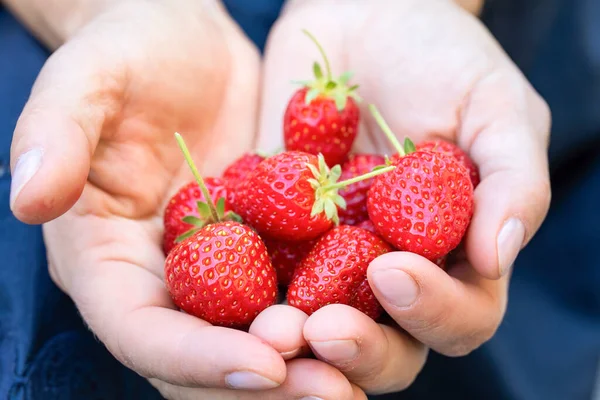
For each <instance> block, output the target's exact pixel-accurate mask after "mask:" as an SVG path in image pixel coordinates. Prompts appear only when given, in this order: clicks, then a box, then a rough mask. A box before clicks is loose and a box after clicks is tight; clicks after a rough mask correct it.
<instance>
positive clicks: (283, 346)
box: [11, 0, 354, 399]
mask: <svg viewBox="0 0 600 400" xmlns="http://www.w3.org/2000/svg"><path fill="white" fill-rule="evenodd" d="M107 3H108V2H107ZM259 75H260V66H259V56H258V53H257V51H256V50H255V49H254V48H253V47H252V45H251V44H250V42H249V41H248V40H247V39H246V38H245V37H244V36H243V34H242V33H241V31H240V29H239V28H238V27H237V26H236V25H235V24H234V23H233V22H232V20H231V19H230V18H229V16H228V15H227V13H226V12H225V10H224V9H223V7H222V6H221V5H220V4H219V3H218V2H216V1H210V0H207V1H196V0H193V1H188V0H178V1H156V2H145V1H136V0H131V1H129V0H128V1H119V2H113V5H111V6H110V7H107V8H103V9H102V12H101V14H99V15H98V16H97V17H95V18H93V19H91V21H90V22H89V23H88V24H86V25H85V26H84V27H83V28H81V29H79V30H78V31H77V32H76V34H75V35H74V36H73V37H72V38H70V39H69V40H67V42H66V43H65V44H64V45H62V46H60V47H59V48H58V50H57V51H56V52H54V53H53V55H52V56H51V57H50V59H49V60H48V62H47V63H46V65H45V66H44V68H43V70H42V71H41V73H40V75H39V77H38V79H37V81H36V83H35V85H34V88H33V90H32V93H31V97H30V99H29V101H28V103H27V105H26V107H25V109H24V110H23V113H22V115H21V117H20V119H19V121H18V125H17V127H16V130H15V134H14V140H13V145H12V157H11V161H12V164H11V167H12V172H13V181H12V189H11V207H12V210H13V212H14V213H15V215H16V216H17V217H18V218H19V219H21V220H22V221H24V222H27V223H45V224H44V226H43V229H44V238H45V242H46V246H47V251H48V260H49V266H50V273H51V275H52V278H53V280H54V281H55V282H56V283H57V285H58V286H59V287H60V288H62V289H63V290H64V291H65V292H66V293H67V294H69V296H71V297H72V299H73V300H74V302H75V303H76V305H77V307H78V309H79V311H80V312H81V314H82V316H83V318H84V319H85V321H86V323H87V324H88V325H89V327H90V328H91V330H92V331H93V332H94V333H95V334H96V335H97V337H98V338H99V339H100V340H101V341H102V342H103V343H104V344H105V345H106V347H107V348H108V350H109V351H110V352H111V353H112V354H113V355H114V356H115V357H116V358H117V359H118V360H120V361H121V362H122V363H123V364H125V365H126V366H128V367H130V368H132V369H133V370H135V371H136V372H137V373H139V374H141V375H142V376H144V377H147V378H149V379H150V381H151V382H152V383H153V384H154V385H155V386H157V387H158V388H159V390H161V392H162V393H163V394H164V395H165V397H168V398H170V399H186V398H204V397H206V396H208V394H210V396H211V397H210V398H230V397H233V398H246V397H247V398H254V397H253V396H255V395H254V394H252V392H250V391H256V390H259V389H263V390H268V391H267V392H264V394H262V397H265V396H267V397H268V398H274V399H279V398H282V399H284V398H285V399H288V398H295V397H298V398H300V397H303V396H310V395H314V396H319V397H323V398H332V399H333V398H335V399H345V398H353V396H354V395H353V388H352V386H351V385H350V384H349V383H348V382H347V381H342V383H341V384H338V385H337V386H336V385H330V384H329V383H328V382H327V381H326V380H324V379H326V377H327V376H332V375H333V376H334V377H337V376H338V375H339V376H341V374H340V373H339V372H338V371H337V370H335V369H334V368H332V367H331V366H329V365H327V364H325V363H323V362H320V361H317V360H298V361H290V363H289V364H288V365H287V366H286V363H285V360H286V359H289V358H291V357H293V356H294V355H296V354H297V353H298V352H300V351H301V350H299V349H301V348H302V347H303V346H306V344H305V342H304V340H303V338H302V336H301V334H296V335H294V332H296V333H297V332H301V327H302V326H303V324H304V321H305V319H306V316H305V315H298V314H297V313H296V312H295V310H289V309H288V307H286V308H284V311H286V312H284V313H283V315H280V314H281V313H279V314H278V313H277V312H276V311H277V309H275V312H273V311H269V313H266V314H265V315H261V316H260V319H259V321H257V322H256V323H255V324H254V325H253V327H252V332H253V333H255V334H254V335H253V334H251V333H246V332H242V331H238V330H232V329H226V328H220V327H214V326H211V325H210V324H208V323H207V322H205V321H202V320H200V319H198V318H195V317H192V316H190V315H186V314H185V313H182V312H179V311H178V310H176V309H175V307H174V305H173V303H172V301H171V299H170V297H169V295H168V293H167V291H166V289H165V286H164V284H163V264H164V255H163V253H162V250H161V235H162V210H163V209H164V206H165V204H166V202H167V200H168V199H169V197H170V196H171V195H173V194H174V192H175V191H176V190H177V189H178V188H179V187H180V185H182V184H184V183H187V182H188V181H190V180H192V179H193V178H192V175H191V173H190V172H189V169H188V167H187V166H186V165H185V162H184V158H183V156H182V154H181V152H180V150H179V148H178V146H177V144H176V142H175V140H174V137H173V133H174V132H176V131H178V132H180V133H181V134H182V135H183V136H184V138H185V140H186V142H187V144H188V146H189V147H190V149H191V150H192V153H193V156H194V159H195V161H196V163H197V164H198V167H199V168H200V170H201V172H202V173H203V174H204V175H205V176H210V175H213V174H216V173H219V172H221V169H222V168H223V167H224V166H225V165H226V164H227V163H228V162H229V161H231V160H232V159H233V158H234V157H236V156H238V155H240V154H241V153H243V152H244V151H247V150H249V149H251V148H253V145H254V138H255V127H256V122H255V121H256V112H257V104H258V81H259V79H258V78H259ZM286 318H287V319H286ZM278 326H283V328H282V329H283V330H281V329H280V330H278V328H277V327H278ZM287 327H296V328H295V329H294V330H293V332H292V333H291V334H288V333H287V332H286V330H285V329H286V328H287ZM261 335H262V338H259V336H261ZM269 343H271V344H269ZM307 380H309V381H311V382H313V384H312V386H311V385H306V381H307ZM230 389H238V390H237V391H232V390H230ZM244 390H247V391H248V392H245V391H244ZM207 393H208V394H207ZM254 393H263V392H254ZM242 396H245V397H242ZM256 396H258V394H257V395H256Z"/></svg>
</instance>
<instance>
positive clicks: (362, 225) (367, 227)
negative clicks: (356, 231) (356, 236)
mask: <svg viewBox="0 0 600 400" xmlns="http://www.w3.org/2000/svg"><path fill="white" fill-rule="evenodd" d="M356 226H358V227H359V228H362V229H364V230H366V231H369V232H371V233H374V234H377V230H376V229H375V225H373V222H372V221H371V220H370V219H367V220H365V221H363V222H361V223H359V224H357V225H356Z"/></svg>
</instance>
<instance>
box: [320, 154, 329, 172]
mask: <svg viewBox="0 0 600 400" xmlns="http://www.w3.org/2000/svg"><path fill="white" fill-rule="evenodd" d="M318 158H319V178H324V177H326V176H327V175H328V174H329V167H328V166H327V163H326V162H325V157H324V156H323V154H321V153H319V156H318Z"/></svg>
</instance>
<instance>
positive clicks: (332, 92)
mask: <svg viewBox="0 0 600 400" xmlns="http://www.w3.org/2000/svg"><path fill="white" fill-rule="evenodd" d="M302 31H303V32H304V33H305V34H306V35H307V36H308V37H309V38H310V39H311V40H312V41H313V43H314V44H315V45H316V46H317V48H318V49H319V52H320V53H321V56H322V57H323V62H324V64H325V74H323V69H322V68H321V64H319V63H318V62H317V61H315V62H314V64H313V74H314V80H311V81H300V82H297V83H299V84H301V85H303V86H304V87H306V88H308V91H307V92H306V96H305V97H304V101H305V103H306V105H309V104H310V103H311V102H312V101H313V100H314V99H316V98H317V97H319V96H323V97H327V98H330V99H333V100H334V102H335V106H336V108H337V110H338V111H340V112H341V111H343V110H344V108H346V104H347V103H348V98H349V97H351V98H353V99H354V100H355V101H357V102H358V101H360V100H361V99H360V96H359V95H358V94H357V93H356V89H358V85H352V86H350V85H348V82H349V81H350V79H351V78H352V75H353V74H352V72H350V71H346V72H344V73H342V74H341V75H340V76H338V77H334V76H333V75H332V73H331V66H330V64H329V59H328V58H327V54H325V50H323V47H322V46H321V44H320V43H319V42H318V41H317V39H316V38H315V37H314V36H313V35H312V34H311V33H310V32H308V31H307V30H306V29H303V30H302Z"/></svg>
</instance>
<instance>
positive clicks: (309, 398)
mask: <svg viewBox="0 0 600 400" xmlns="http://www.w3.org/2000/svg"><path fill="white" fill-rule="evenodd" d="M300 400H323V399H322V398H320V397H316V396H306V397H303V398H301V399H300Z"/></svg>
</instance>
